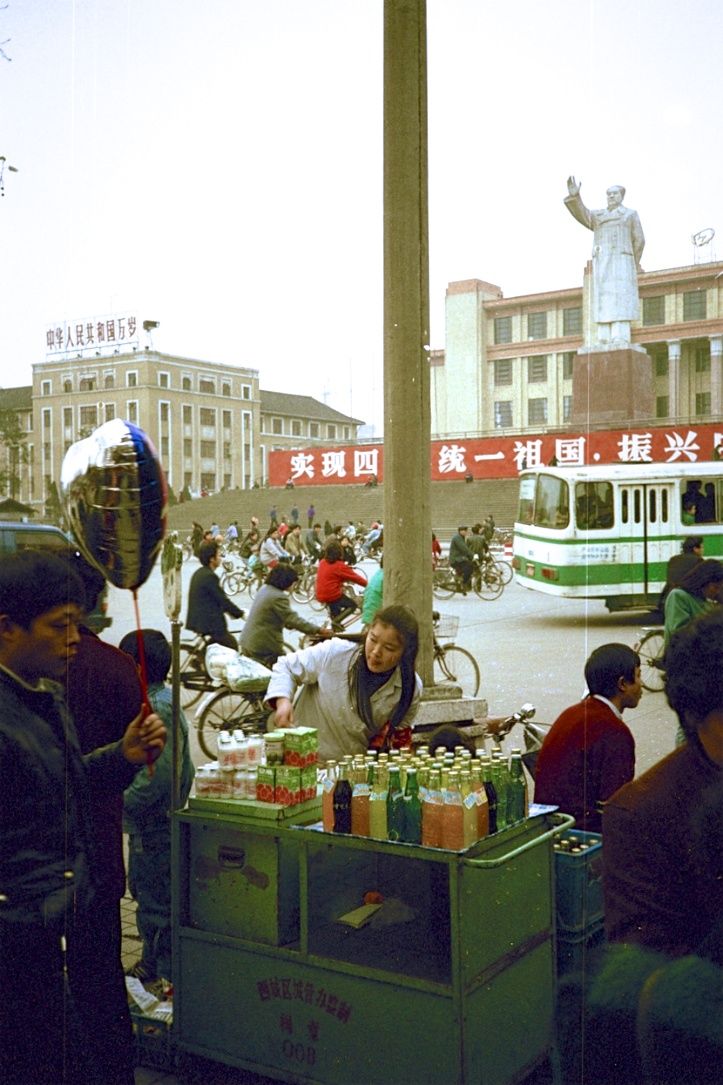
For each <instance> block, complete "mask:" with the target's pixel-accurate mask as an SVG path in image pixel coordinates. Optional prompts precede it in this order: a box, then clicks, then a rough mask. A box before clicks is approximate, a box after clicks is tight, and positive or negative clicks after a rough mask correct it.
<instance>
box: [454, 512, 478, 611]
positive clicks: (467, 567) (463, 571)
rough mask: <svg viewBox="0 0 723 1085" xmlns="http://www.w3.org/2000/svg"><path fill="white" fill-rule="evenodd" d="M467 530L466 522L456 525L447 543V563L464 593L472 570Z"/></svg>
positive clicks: (471, 556)
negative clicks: (460, 583)
mask: <svg viewBox="0 0 723 1085" xmlns="http://www.w3.org/2000/svg"><path fill="white" fill-rule="evenodd" d="M467 531H468V527H467V525H466V524H463V525H462V527H458V528H457V532H456V534H455V535H453V536H452V538H451V540H450V544H449V564H450V567H451V568H452V569H454V571H455V573H456V575H457V576H458V577H459V579H460V580H461V581H462V589H463V591H464V593H465V594H466V593H467V592H468V591H469V590H470V588H471V586H472V585H471V580H472V570H473V569H474V554H473V553H472V551H471V550H470V548H469V546H468V545H467Z"/></svg>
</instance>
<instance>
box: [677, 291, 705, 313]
mask: <svg viewBox="0 0 723 1085" xmlns="http://www.w3.org/2000/svg"><path fill="white" fill-rule="evenodd" d="M705 311H706V310H705V290H689V291H687V293H685V294H683V320H705Z"/></svg>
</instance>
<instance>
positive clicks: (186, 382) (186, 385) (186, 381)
mask: <svg viewBox="0 0 723 1085" xmlns="http://www.w3.org/2000/svg"><path fill="white" fill-rule="evenodd" d="M181 388H182V389H183V391H184V392H190V391H191V378H190V377H187V376H183V377H181Z"/></svg>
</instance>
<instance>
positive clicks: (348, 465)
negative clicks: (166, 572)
mask: <svg viewBox="0 0 723 1085" xmlns="http://www.w3.org/2000/svg"><path fill="white" fill-rule="evenodd" d="M719 446H723V422H718V423H716V424H706V425H701V426H697V425H696V426H649V427H645V428H641V429H626V430H595V431H592V432H588V433H585V432H579V433H575V432H571V431H567V432H565V433H545V434H542V435H541V436H535V435H530V434H525V435H523V436H520V437H474V438H470V439H469V440H464V439H455V440H448V441H432V442H431V445H430V478H431V479H432V481H433V482H443V481H444V480H445V479H464V478H466V477H467V476H468V475H471V476H472V478H475V479H477V478H514V477H516V476H517V474H518V473H519V472H520V471H521V470H524V468H526V467H537V466H540V465H542V464H549V463H555V462H557V463H558V464H559V465H560V466H564V465H565V464H568V465H570V466H579V465H582V464H594V463H676V462H678V463H695V462H697V461H699V460H711V459H713V450H714V449H715V448H718V447H719ZM722 454H723V449H722ZM375 478H376V479H377V480H378V481H379V482H382V481H383V480H384V445H383V444H369V445H340V446H338V447H336V448H326V447H324V448H319V447H317V448H306V449H283V450H277V451H274V452H270V453H269V482H270V484H271V485H272V486H283V485H285V484H286V483H287V482H293V483H294V485H295V486H304V485H306V486H311V485H314V486H318V485H325V484H328V485H340V484H344V483H348V484H355V485H364V484H365V483H366V484H369V483H372V484H373V482H374V479H375Z"/></svg>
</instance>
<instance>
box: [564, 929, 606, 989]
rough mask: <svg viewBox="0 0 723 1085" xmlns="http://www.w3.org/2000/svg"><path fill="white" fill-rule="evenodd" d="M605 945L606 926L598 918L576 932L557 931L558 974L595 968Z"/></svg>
mask: <svg viewBox="0 0 723 1085" xmlns="http://www.w3.org/2000/svg"><path fill="white" fill-rule="evenodd" d="M604 946H605V927H604V924H603V921H602V919H597V920H596V921H595V922H594V923H591V924H590V926H589V927H585V928H584V929H583V930H581V931H579V932H578V933H576V934H566V933H564V932H563V931H561V930H560V929H559V928H558V932H557V974H558V976H562V975H564V974H566V973H568V972H587V971H590V970H591V969H594V968H595V965H596V962H597V961H598V959H599V958H600V956H601V954H602V951H603V948H604Z"/></svg>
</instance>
